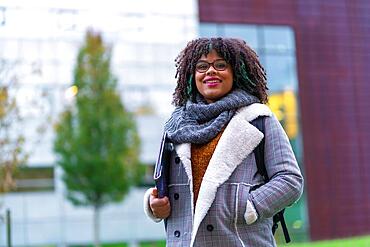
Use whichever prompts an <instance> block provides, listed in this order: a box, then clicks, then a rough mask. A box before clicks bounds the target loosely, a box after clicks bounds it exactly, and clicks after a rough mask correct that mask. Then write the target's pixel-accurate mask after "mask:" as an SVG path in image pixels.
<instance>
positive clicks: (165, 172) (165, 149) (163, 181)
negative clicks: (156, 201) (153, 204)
mask: <svg viewBox="0 0 370 247" xmlns="http://www.w3.org/2000/svg"><path fill="white" fill-rule="evenodd" d="M173 148H174V146H173V143H171V142H170V140H169V139H168V137H167V133H166V132H164V133H163V136H162V140H161V145H160V148H159V154H158V158H157V162H156V164H155V168H154V182H155V186H156V187H157V190H158V197H159V198H163V197H164V196H168V181H169V171H170V162H171V152H172V150H173Z"/></svg>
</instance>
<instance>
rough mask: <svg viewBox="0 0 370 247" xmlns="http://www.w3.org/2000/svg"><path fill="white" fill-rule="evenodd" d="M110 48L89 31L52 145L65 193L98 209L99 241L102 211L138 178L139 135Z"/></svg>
mask: <svg viewBox="0 0 370 247" xmlns="http://www.w3.org/2000/svg"><path fill="white" fill-rule="evenodd" d="M110 61H111V49H110V48H109V47H107V46H106V45H105V44H104V43H103V40H102V37H101V35H100V34H99V33H95V32H93V31H91V30H90V31H88V32H87V34H86V37H85V43H84V45H83V46H82V47H81V48H80V51H79V54H78V57H77V64H76V68H75V71H74V86H73V88H74V91H75V92H76V93H77V94H76V96H75V98H74V102H73V103H72V104H71V105H70V106H68V107H67V109H66V110H65V111H64V112H63V113H62V115H61V118H60V121H59V122H58V123H57V125H56V138H55V142H54V150H55V152H56V153H57V155H58V164H59V165H60V166H61V168H62V169H63V171H64V174H63V181H64V182H65V184H66V187H67V198H68V199H69V200H70V201H71V202H72V203H73V204H74V205H76V206H91V207H93V210H94V242H95V246H100V244H99V228H100V227H99V211H100V209H101V208H102V207H103V206H104V205H106V204H108V203H111V202H119V201H121V200H122V199H123V198H124V195H126V194H127V192H128V191H129V188H130V187H131V186H132V185H134V184H135V183H136V182H138V180H139V176H140V172H139V171H140V169H139V167H140V166H139V162H138V160H139V146H140V143H139V137H138V134H137V130H136V125H135V121H134V119H133V115H132V114H131V113H130V112H128V111H127V110H125V108H124V106H123V104H122V102H121V99H120V97H119V94H118V93H117V92H116V84H117V80H116V78H115V77H114V76H113V75H112V73H111V72H110Z"/></svg>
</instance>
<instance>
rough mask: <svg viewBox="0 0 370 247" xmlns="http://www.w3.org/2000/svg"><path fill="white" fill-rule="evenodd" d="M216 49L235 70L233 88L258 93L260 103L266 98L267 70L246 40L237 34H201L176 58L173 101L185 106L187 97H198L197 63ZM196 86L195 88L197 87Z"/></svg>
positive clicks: (253, 93)
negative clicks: (224, 36)
mask: <svg viewBox="0 0 370 247" xmlns="http://www.w3.org/2000/svg"><path fill="white" fill-rule="evenodd" d="M211 50H215V51H216V52H217V53H218V55H219V56H221V57H223V58H224V59H225V60H226V62H227V63H228V64H230V66H231V68H232V70H233V77H234V84H233V88H234V89H235V88H238V89H242V90H245V91H246V92H248V93H250V94H252V95H254V96H256V97H257V98H258V99H259V100H260V101H261V103H266V102H267V90H268V88H267V83H266V72H265V69H264V68H263V67H262V65H261V63H260V62H259V60H258V55H257V54H256V53H255V52H254V51H253V50H252V49H251V48H250V47H249V46H248V45H247V44H246V42H245V41H243V40H240V39H235V38H220V37H217V38H198V39H195V40H192V41H190V42H189V43H188V44H187V46H186V47H185V49H183V50H182V51H181V52H180V54H179V55H178V56H177V58H176V59H175V63H176V67H177V69H176V76H175V78H176V79H177V86H176V88H175V92H174V93H173V104H174V105H175V106H182V105H184V104H185V103H186V101H188V100H191V101H195V98H196V95H197V93H198V92H197V90H196V86H195V80H194V73H195V64H196V63H197V61H198V60H199V59H200V57H201V56H202V55H207V54H208V53H210V51H211ZM194 89H195V90H194Z"/></svg>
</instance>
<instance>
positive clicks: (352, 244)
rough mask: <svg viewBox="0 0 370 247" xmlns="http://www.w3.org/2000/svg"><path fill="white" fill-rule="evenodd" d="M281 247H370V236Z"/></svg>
mask: <svg viewBox="0 0 370 247" xmlns="http://www.w3.org/2000/svg"><path fill="white" fill-rule="evenodd" d="M279 246H281V247H370V236H367V237H358V238H348V239H337V240H328V241H318V242H309V243H290V244H285V245H279Z"/></svg>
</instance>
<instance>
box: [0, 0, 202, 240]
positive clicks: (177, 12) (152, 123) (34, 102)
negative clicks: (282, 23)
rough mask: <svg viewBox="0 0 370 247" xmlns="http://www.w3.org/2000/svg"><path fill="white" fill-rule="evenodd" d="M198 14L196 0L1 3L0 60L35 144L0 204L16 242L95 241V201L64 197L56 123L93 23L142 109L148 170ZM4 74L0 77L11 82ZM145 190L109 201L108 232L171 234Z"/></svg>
mask: <svg viewBox="0 0 370 247" xmlns="http://www.w3.org/2000/svg"><path fill="white" fill-rule="evenodd" d="M197 16H198V15H197V5H196V2H195V1H177V0H175V1H173V0H171V1H167V0H162V1H156V2H154V1H150V0H139V1H134V2H133V1H119V2H117V1H110V0H108V1H62V2H55V1H47V0H36V1H32V2H28V1H20V0H19V1H17V0H16V1H13V0H12V1H1V2H0V59H1V62H3V61H6V63H7V67H8V68H9V71H8V73H10V74H12V76H10V77H8V78H12V81H13V86H15V90H13V91H12V95H15V96H16V99H17V102H18V105H19V108H20V110H21V115H22V116H23V119H24V121H23V122H22V125H21V128H22V129H23V130H25V131H24V135H25V137H26V140H27V143H26V149H27V151H28V152H29V153H30V157H29V161H28V164H27V167H26V168H23V169H21V170H20V174H19V176H18V181H17V185H18V188H17V191H16V192H11V193H8V194H6V195H4V196H1V197H0V200H1V203H2V210H5V208H9V209H10V210H11V216H12V240H13V244H14V246H44V245H47V244H56V245H58V246H65V245H66V244H83V243H91V242H92V239H93V234H92V232H93V227H92V210H91V209H89V208H76V207H74V206H72V205H71V203H69V202H68V201H67V200H66V199H65V192H66V190H65V187H64V185H63V183H62V182H61V179H60V177H61V170H60V168H58V167H56V166H55V163H56V157H55V155H54V153H53V138H54V130H53V124H54V123H55V122H56V121H57V120H58V116H59V113H60V112H61V111H62V110H63V109H64V107H65V106H66V105H67V104H69V103H70V101H71V100H73V99H71V94H70V89H69V88H70V87H71V86H72V85H73V68H74V65H75V63H76V58H77V52H78V49H79V47H80V46H81V45H82V43H83V41H84V36H85V33H86V30H87V29H88V28H93V29H94V30H95V31H99V32H101V34H102V36H103V39H104V41H105V43H107V44H108V45H110V46H111V47H112V49H113V51H112V71H113V73H114V74H115V75H116V77H117V78H118V90H119V92H120V94H121V96H122V100H123V102H124V104H125V106H126V108H128V109H129V110H130V111H133V112H135V113H136V120H137V124H138V129H139V134H140V136H141V137H142V138H143V139H144V140H143V141H142V147H141V148H142V152H141V161H142V162H144V163H146V164H148V172H149V173H150V171H151V169H150V168H151V167H152V165H153V164H154V162H155V158H156V155H157V151H158V149H159V142H160V138H161V130H162V127H163V123H164V121H165V119H166V118H167V117H168V115H169V113H170V111H171V109H172V107H171V100H172V98H171V97H172V91H173V89H174V86H175V64H174V59H175V58H176V56H177V54H178V52H179V51H180V50H181V49H182V48H183V47H184V45H185V44H186V42H187V41H188V40H190V39H193V38H194V37H196V36H197V33H198V30H197V28H198V21H197ZM3 79H4V78H2V79H1V80H2V81H0V83H8V81H6V80H5V79H4V81H3ZM9 80H11V79H9ZM40 128H42V129H44V131H42V133H41V134H40V133H39V132H38V131H37V130H38V129H40ZM35 174H37V176H36V175H35ZM144 191H145V188H135V189H133V190H132V191H131V192H130V194H129V195H128V196H127V197H126V198H125V200H124V202H123V203H119V204H112V205H109V206H107V207H105V208H104V209H103V210H102V213H101V225H102V226H105V227H102V228H101V240H102V241H104V242H122V241H125V242H131V243H135V242H137V241H138V240H139V239H140V240H141V241H143V240H156V239H163V238H164V231H163V227H162V225H160V224H154V223H153V222H151V221H149V220H148V219H147V218H146V217H145V215H144V214H143V209H142V196H143V193H144ZM0 214H3V211H1V212H0ZM3 236H6V234H5V225H4V221H3V220H2V218H0V246H5V238H4V237H3Z"/></svg>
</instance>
